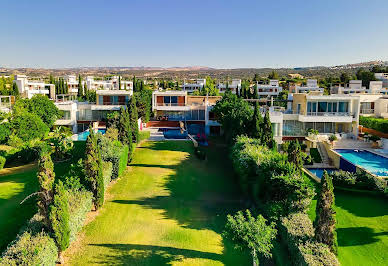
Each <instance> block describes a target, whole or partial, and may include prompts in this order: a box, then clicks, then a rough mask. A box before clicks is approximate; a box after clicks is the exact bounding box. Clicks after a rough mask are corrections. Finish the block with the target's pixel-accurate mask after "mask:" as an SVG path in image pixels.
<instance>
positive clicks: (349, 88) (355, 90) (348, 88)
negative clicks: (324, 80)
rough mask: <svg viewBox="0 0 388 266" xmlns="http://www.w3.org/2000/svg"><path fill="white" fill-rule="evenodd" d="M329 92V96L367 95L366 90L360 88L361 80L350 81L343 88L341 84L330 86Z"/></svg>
mask: <svg viewBox="0 0 388 266" xmlns="http://www.w3.org/2000/svg"><path fill="white" fill-rule="evenodd" d="M330 92H331V94H360V93H368V90H367V89H366V87H365V86H362V80H350V81H349V83H348V84H346V85H345V86H342V85H341V84H338V85H335V86H332V87H331V88H330Z"/></svg>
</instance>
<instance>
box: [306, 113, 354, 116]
mask: <svg viewBox="0 0 388 266" xmlns="http://www.w3.org/2000/svg"><path fill="white" fill-rule="evenodd" d="M307 115H308V116H353V115H354V114H353V113H351V112H307Z"/></svg>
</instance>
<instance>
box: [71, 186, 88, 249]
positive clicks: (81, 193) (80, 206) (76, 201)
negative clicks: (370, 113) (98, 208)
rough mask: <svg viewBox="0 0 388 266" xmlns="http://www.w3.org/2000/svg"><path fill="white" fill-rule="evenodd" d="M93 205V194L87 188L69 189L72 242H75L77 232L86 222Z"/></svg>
mask: <svg viewBox="0 0 388 266" xmlns="http://www.w3.org/2000/svg"><path fill="white" fill-rule="evenodd" d="M92 207H93V194H92V193H91V192H89V191H85V190H71V191H69V213H70V219H69V228H70V242H73V241H74V240H75V239H76V237H77V233H78V232H79V231H80V230H81V229H82V226H83V225H84V223H85V219H86V215H87V214H88V212H89V211H90V210H91V209H92Z"/></svg>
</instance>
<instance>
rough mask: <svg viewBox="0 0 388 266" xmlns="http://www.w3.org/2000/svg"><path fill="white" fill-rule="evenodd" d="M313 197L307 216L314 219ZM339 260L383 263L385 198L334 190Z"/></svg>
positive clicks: (387, 219) (387, 243) (387, 217)
mask: <svg viewBox="0 0 388 266" xmlns="http://www.w3.org/2000/svg"><path fill="white" fill-rule="evenodd" d="M315 206H316V199H314V200H313V202H312V207H311V209H310V210H309V217H310V218H311V219H312V220H314V219H315ZM335 211H336V212H337V214H336V220H337V225H336V227H337V239H338V259H339V261H340V263H341V264H342V265H386V262H387V260H388V255H387V247H388V233H387V232H388V209H387V201H386V199H384V198H382V197H379V196H377V195H371V194H365V193H362V192H355V191H345V190H340V189H337V190H335Z"/></svg>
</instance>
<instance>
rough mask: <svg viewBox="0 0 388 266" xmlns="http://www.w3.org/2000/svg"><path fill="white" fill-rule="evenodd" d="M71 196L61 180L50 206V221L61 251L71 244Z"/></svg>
mask: <svg viewBox="0 0 388 266" xmlns="http://www.w3.org/2000/svg"><path fill="white" fill-rule="evenodd" d="M69 219H70V214H69V197H68V193H67V191H66V189H65V187H64V185H63V183H62V182H61V181H59V182H58V184H57V185H56V186H55V195H54V201H53V204H52V205H51V206H50V223H51V228H52V230H53V236H54V239H55V242H56V243H57V245H58V249H59V250H60V251H64V250H65V249H67V248H68V247H69V244H70V227H69Z"/></svg>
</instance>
